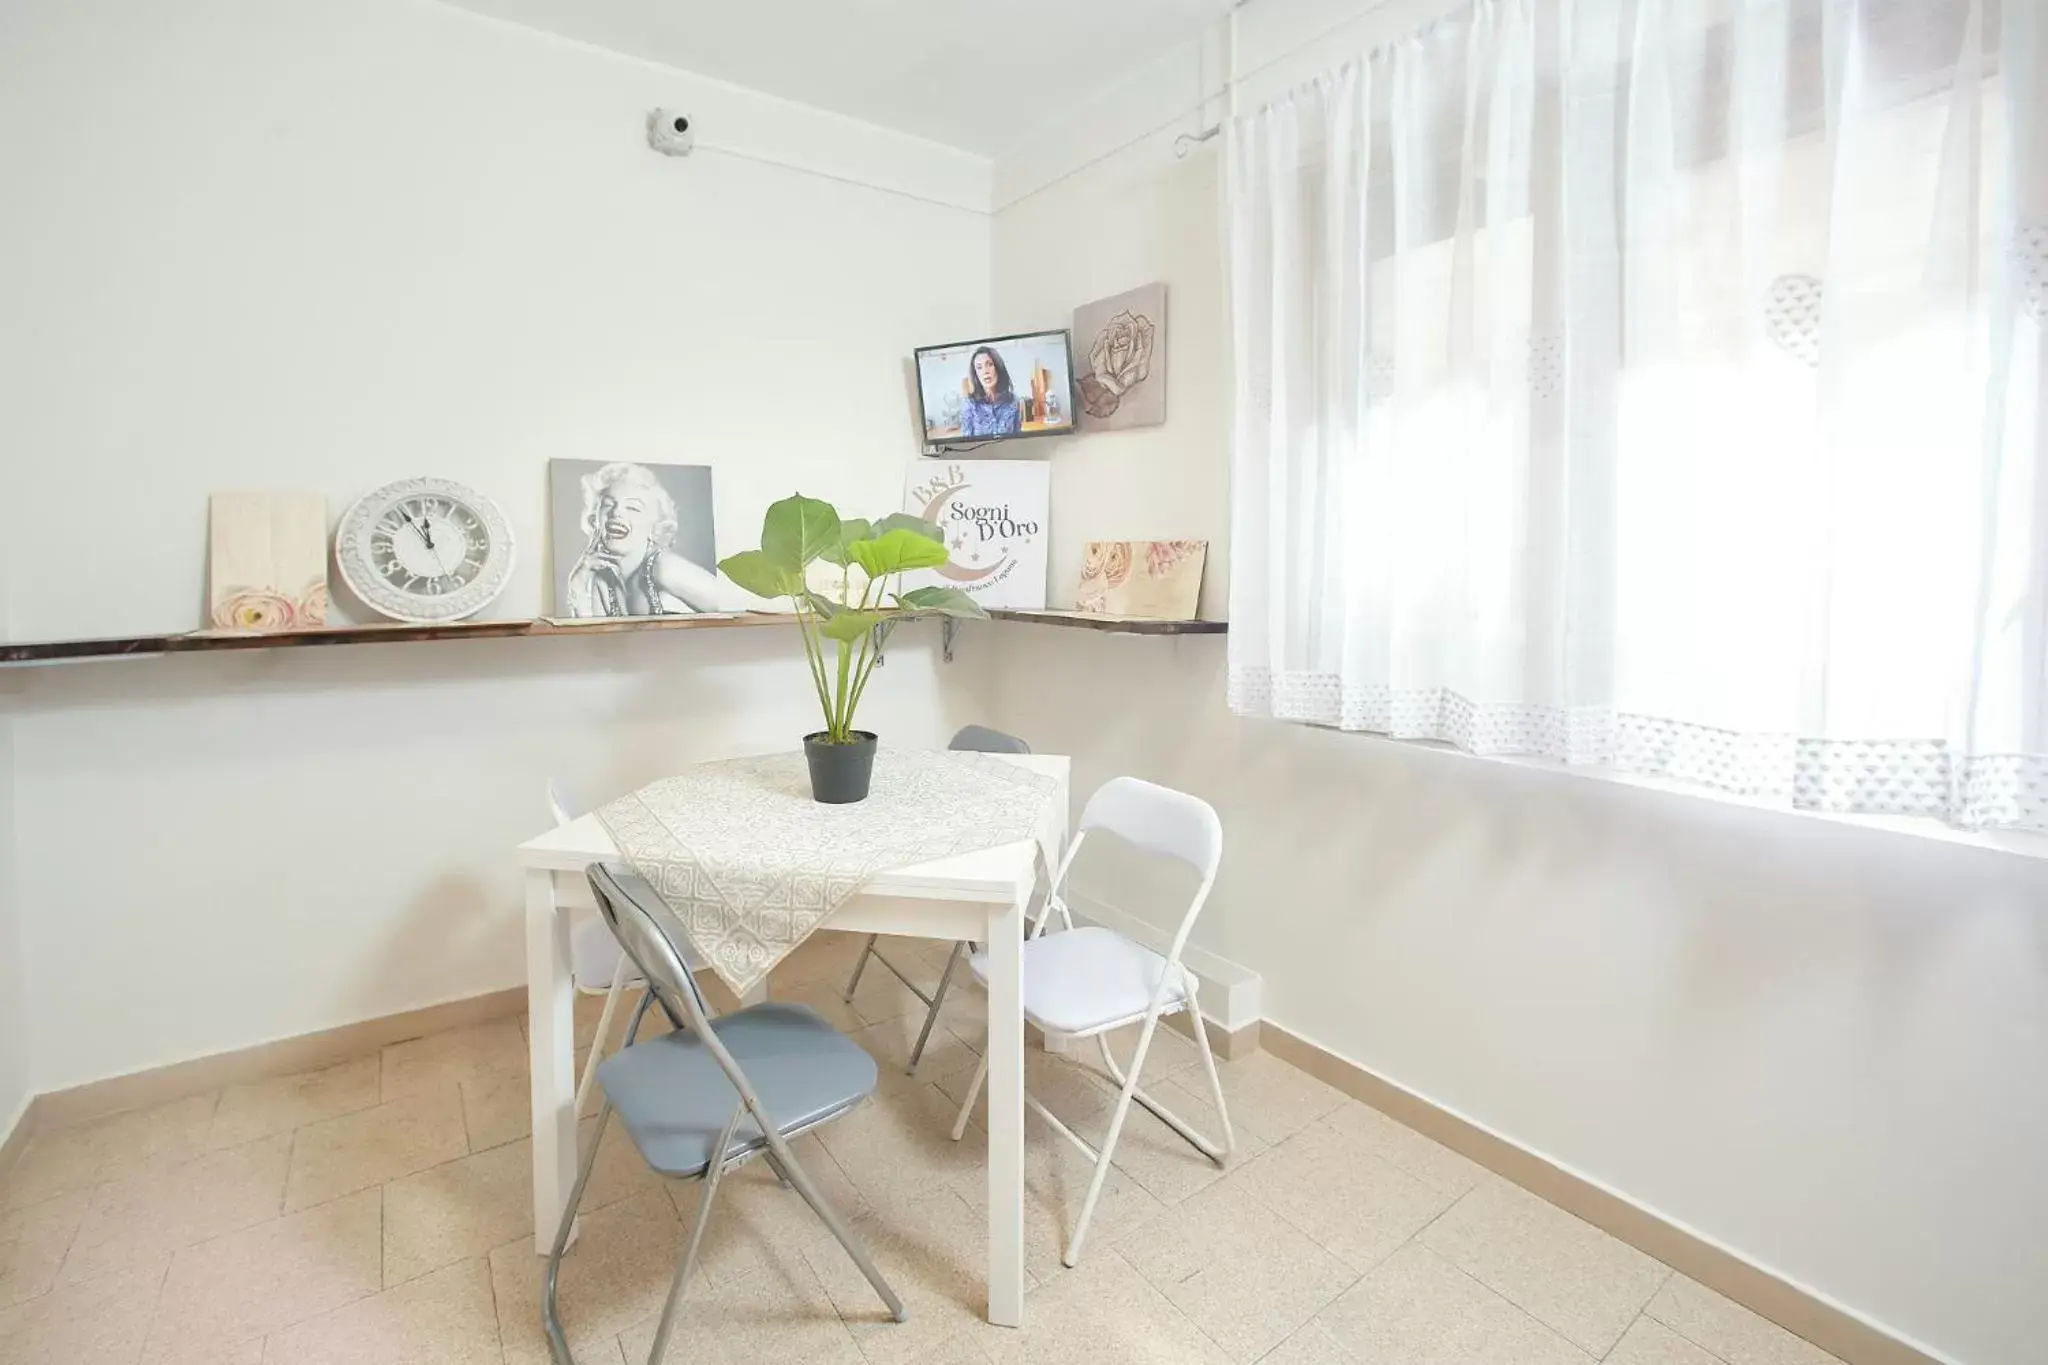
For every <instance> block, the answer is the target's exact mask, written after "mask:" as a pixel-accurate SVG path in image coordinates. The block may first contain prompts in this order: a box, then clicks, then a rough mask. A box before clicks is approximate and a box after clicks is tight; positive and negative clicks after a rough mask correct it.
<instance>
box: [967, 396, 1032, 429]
mask: <svg viewBox="0 0 2048 1365" xmlns="http://www.w3.org/2000/svg"><path fill="white" fill-rule="evenodd" d="M1018 426H1019V415H1018V411H1017V400H1016V399H1014V398H1013V399H1011V400H1010V401H1009V402H1007V403H991V402H989V401H988V400H987V399H985V398H969V399H967V400H966V401H965V402H963V403H962V404H961V405H960V434H961V435H962V436H1015V435H1016V434H1017V430H1018Z"/></svg>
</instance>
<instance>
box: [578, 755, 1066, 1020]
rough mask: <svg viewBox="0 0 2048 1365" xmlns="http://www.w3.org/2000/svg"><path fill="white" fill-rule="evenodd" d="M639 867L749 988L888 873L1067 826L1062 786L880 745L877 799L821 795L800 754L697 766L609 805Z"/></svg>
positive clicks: (605, 820) (1050, 848)
mask: <svg viewBox="0 0 2048 1365" xmlns="http://www.w3.org/2000/svg"><path fill="white" fill-rule="evenodd" d="M597 818H598V820H599V821H600V822H601V823H602V824H603V825H604V827H605V830H606V831H607V832H608V833H609V834H610V835H611V837H612V842H613V843H614V844H616V845H617V846H618V849H619V852H620V853H622V854H624V855H625V857H626V859H627V861H628V862H630V863H631V864H632V865H633V869H634V870H635V871H636V872H638V873H639V874H640V875H641V876H643V877H645V878H646V879H647V880H648V882H649V883H651V884H652V885H653V887H654V888H655V890H656V891H658V892H659V893H660V894H661V898H662V899H663V900H664V901H666V902H667V903H668V907H669V909H671V910H673V911H674V912H675V914H676V918H677V919H679V920H680V921H682V925H683V930H684V932H685V933H687V934H688V935H689V936H690V942H691V943H692V944H693V945H694V946H695V947H696V949H697V951H698V952H699V953H701V954H702V955H703V956H704V959H705V960H706V961H707V962H709V963H710V964H711V966H712V968H713V970H715V971H716V972H717V973H718V975H719V977H720V978H721V979H722V980H723V981H724V982H725V983H726V985H728V986H730V987H732V989H733V990H734V991H736V992H740V993H742V994H744V993H745V992H746V991H748V990H749V989H751V988H752V987H753V986H754V985H756V984H757V983H758V982H760V981H761V980H762V979H763V978H764V977H766V976H767V975H768V972H769V970H770V969H771V968H772V967H774V966H775V964H776V963H777V962H780V961H781V960H782V959H783V958H784V957H786V956H788V954H789V952H790V950H791V949H793V948H795V947H796V946H797V945H798V944H799V943H802V942H803V941H804V939H806V938H808V937H809V936H810V934H811V931H812V930H814V929H816V928H817V927H818V925H819V924H821V923H822V922H823V921H824V920H825V919H826V918H827V917H828V916H830V915H831V914H832V912H833V911H835V910H837V909H838V908H839V907H840V906H841V905H843V904H845V903H846V902H847V901H848V900H850V899H851V898H852V897H853V896H855V895H856V894H858V893H859V892H860V890H861V889H862V888H863V887H865V886H866V885H867V884H868V882H869V880H870V879H872V878H873V877H874V876H875V874H877V873H879V872H885V871H888V870H890V869H892V868H898V867H909V866H911V865H913V864H916V863H922V862H929V861H930V860H932V859H934V858H943V857H947V856H950V855H953V854H958V853H972V852H976V851H978V850H981V849H985V848H996V847H999V846H1001V845H1003V844H1014V843H1021V842H1022V841H1024V840H1027V839H1031V840H1036V841H1037V842H1038V843H1039V845H1040V847H1041V849H1043V850H1044V856H1045V859H1046V862H1047V864H1048V865H1050V863H1051V860H1052V858H1053V855H1054V852H1055V850H1056V849H1057V847H1058V844H1059V839H1060V835H1061V833H1062V831H1063V829H1064V827H1065V823H1066V810H1065V809H1064V806H1063V803H1062V802H1061V801H1060V800H1059V782H1058V781H1057V780H1056V779H1054V778H1051V777H1048V776H1046V775H1045V774H1043V773H1038V772H1033V771H1032V770H1031V769H1029V768H1026V767H1023V766H1020V765H1018V764H1016V763H1011V762H1007V761H1005V760H1003V759H1001V758H997V757H994V756H992V755H988V754H976V753H955V752H951V751H935V750H923V749H882V750H880V751H879V752H877V753H876V755H875V775H874V782H873V785H872V787H871V788H870V791H869V795H868V799H867V800H865V801H861V802H858V803H856V804H853V805H847V806H826V805H820V804H818V803H817V802H815V801H813V800H812V799H811V784H810V775H809V771H808V769H807V768H806V766H805V763H804V756H803V755H802V754H801V753H788V754H769V755H766V756H764V757H760V758H733V759H723V760H720V761H718V762H715V763H701V764H698V765H697V766H696V767H694V768H691V769H690V770H689V771H687V772H685V773H682V774H680V775H678V776H676V777H671V778H666V779H664V780H662V781H660V782H655V783H652V784H650V785H648V786H645V787H642V788H641V789H640V790H639V791H637V792H634V793H633V794H632V795H630V796H624V797H621V798H619V799H618V800H616V801H613V802H611V803H610V804H609V805H606V806H604V807H602V808H600V809H599V810H598V812H597Z"/></svg>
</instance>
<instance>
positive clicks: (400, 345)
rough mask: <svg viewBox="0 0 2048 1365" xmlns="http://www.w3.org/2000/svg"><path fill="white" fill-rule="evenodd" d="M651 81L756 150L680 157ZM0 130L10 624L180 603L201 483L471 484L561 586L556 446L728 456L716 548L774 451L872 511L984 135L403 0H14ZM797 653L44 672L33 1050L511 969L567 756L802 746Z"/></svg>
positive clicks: (362, 652) (442, 654)
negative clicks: (663, 125)
mask: <svg viewBox="0 0 2048 1365" xmlns="http://www.w3.org/2000/svg"><path fill="white" fill-rule="evenodd" d="M657 104H664V105H676V106H680V107H683V108H685V109H687V110H689V111H690V113H691V114H692V116H693V117H694V118H695V119H696V120H697V121H698V124H699V127H700V128H701V129H702V130H703V134H704V140H705V142H706V143H717V144H720V145H725V146H734V147H738V148H739V149H740V151H742V152H744V153H745V155H738V154H733V153H729V152H720V151H718V150H716V149H714V148H709V147H707V148H705V149H702V150H700V151H699V152H698V153H697V154H696V155H695V156H693V157H691V158H689V159H687V160H670V159H666V158H663V157H659V156H656V155H655V154H653V153H652V152H650V151H649V150H648V149H647V147H646V146H645V144H644V142H643V140H642V132H641V123H642V119H643V117H644V115H645V112H646V110H647V109H649V108H650V107H652V106H654V105H657ZM0 127H6V128H7V129H8V135H7V137H6V138H4V139H0V158H4V160H0V184H5V185H6V186H7V189H6V192H5V193H6V197H7V202H8V207H7V210H6V212H5V213H0V262H5V263H7V264H6V265H5V266H4V267H0V269H4V270H5V271H6V298H7V300H8V302H7V307H6V308H5V309H4V310H0V374H4V375H5V376H6V378H5V380H4V381H0V383H5V384H6V386H7V389H8V398H7V401H6V402H4V403H0V544H4V546H5V550H6V554H7V556H8V557H9V559H10V561H11V565H12V569H13V573H12V589H11V592H10V593H9V594H8V611H7V627H8V629H9V630H10V631H11V634H12V636H13V638H16V639H33V638H44V637H54V636H73V635H80V634H115V633H124V632H131V631H145V630H163V629H185V628H189V627H193V626H196V625H198V624H199V623H200V621H201V616H202V585H203V579H204V573H203V551H204V545H205V533H206V504H205V499H206V494H207V492H208V491H209V490H212V489H217V488H235V487H259V488H261V487H284V488H313V489H320V490H322V491H324V492H325V493H326V495H327V497H328V500H329V510H330V513H331V514H334V515H338V514H339V512H340V510H341V508H342V507H343V506H344V505H345V502H346V500H347V499H349V498H351V497H353V496H354V495H355V494H357V493H359V492H360V491H362V490H364V489H366V488H369V487H371V486H373V485H375V484H377V483H380V482H382V481H384V480H387V479H391V478H395V477H400V476H403V475H408V474H415V473H436V474H443V475H446V476H448V477H452V478H457V479H461V480H464V481H467V482H470V483H472V484H474V485H475V486H477V487H479V488H481V489H483V490H485V491H487V492H489V493H491V494H492V495H493V496H495V497H497V498H498V499H499V500H500V501H501V502H502V503H503V504H504V505H505V506H506V508H507V510H508V512H509V514H510V515H511V518H512V520H513V522H514V524H515V528H516V530H517V533H518V536H519V538H520V543H521V555H522V560H523V562H522V564H521V567H520V571H519V574H518V576H517V578H516V581H515V584H514V587H513V588H512V590H511V591H510V592H508V593H507V594H506V596H505V597H504V598H503V599H501V601H500V602H499V604H498V605H497V606H496V607H495V608H493V614H499V615H507V616H528V615H532V614H533V613H534V612H536V611H537V610H539V609H540V608H541V606H542V590H541V582H542V579H541V573H542V562H543V556H542V554H541V552H540V535H541V530H542V526H543V514H544V508H545V499H544V490H545V472H546V461H547V460H548V459H549V458H550V457H554V456H570V457H582V458H613V457H621V458H631V459H642V460H672V461H681V462H706V463H710V464H712V465H713V466H714V467H715V469H716V479H717V500H718V501H717V515H718V529H719V540H720V545H721V549H722V550H724V551H730V550H732V549H736V548H739V547H740V546H742V545H745V544H749V543H752V539H753V537H754V536H755V534H756V533H757V530H758V526H759V517H760V512H761V509H762V507H763V506H764V505H765V504H766V503H767V502H768V501H770V500H772V499H773V498H775V497H778V496H782V495H784V494H787V493H789V492H790V491H792V489H793V488H798V487H800V488H802V490H803V491H805V492H807V493H812V494H816V495H821V496H825V497H829V498H832V499H834V500H836V501H838V502H840V503H841V504H842V505H843V506H846V507H847V508H848V510H849V511H854V512H859V513H863V514H866V513H874V512H879V511H882V510H888V509H890V508H893V507H894V506H896V505H898V500H899V499H900V497H901V494H902V487H903V478H904V471H905V467H906V464H907V462H908V461H909V459H910V458H911V457H912V456H913V455H914V454H915V450H916V447H915V433H914V427H913V422H912V416H911V414H912V412H913V409H912V407H911V405H910V403H909V401H908V398H907V394H906V390H905V382H904V363H905V359H906V357H907V356H908V355H909V353H910V351H911V349H912V348H913V347H914V346H916V345H918V344H920V343H924V342H929V341H930V340H932V339H933V338H934V337H941V338H942V337H946V336H953V335H961V334H965V333H970V332H973V331H974V330H976V329H978V328H980V327H982V326H984V325H985V324H986V322H987V310H988V251H989V245H988V225H987V219H986V217H985V216H984V214H983V213H982V212H980V211H978V210H977V209H976V208H975V207H974V205H976V204H981V205H983V206H985V203H986V194H987V174H988V167H987V164H986V163H985V162H983V161H981V160H979V159H977V158H973V157H967V156H964V155H963V154H960V153H957V152H952V151H948V150H945V149H939V148H934V147H932V146H931V145H930V144H926V143H922V142H919V141H917V140H916V139H912V138H906V137H902V136H900V135H897V134H893V133H886V132H882V131H880V130H875V129H863V128H861V127H860V126H859V125H855V124H851V123H849V122H848V121H847V120H844V119H839V118H836V117H833V116H830V115H824V114H820V113H817V112H815V111H810V110H806V109H803V108H801V107H800V106H796V105H791V104H787V103H785V102H781V101H775V100H770V99H767V98H766V97H762V96H758V95H753V94H750V93H748V92H744V91H737V90H734V89H733V88H731V87H728V86H721V85H717V84H715V83H711V82H705V81H701V80H698V79H697V78H694V77H690V76H686V75H683V74H682V73H678V72H674V71H669V70H665V69H663V68H659V67H654V66H650V65H646V64H642V63H636V62H633V61H629V60H626V59H622V58H619V57H615V56H611V55H608V54H603V53H599V52H596V51H594V50H592V49H588V48H584V47H580V46H577V45H575V44H571V43H566V42H562V41H559V40H555V39H550V38H545V37H542V36H540V35H538V34H534V33H531V32H528V31H526V30H522V29H519V28H515V27H512V26H509V25H504V24H500V23H497V22H495V21H491V20H486V19H481V18H478V17H475V16H473V15H470V14H467V13H465V12H462V11H459V10H454V9H448V8H444V7H441V6H439V5H435V4H431V3H426V2H425V0H362V2H361V3H350V4H336V3H317V0H174V2H164V3H159V2H158V0H148V2H147V3H145V0H13V2H12V3H10V4H9V5H7V6H6V7H5V8H4V11H0ZM763 158H766V160H764V159H763ZM772 160H784V161H793V162H802V163H803V164H804V165H806V166H809V167H812V168H813V169H814V170H816V171H818V172H822V173H809V172H805V171H797V170H791V169H787V168H784V167H779V166H776V165H771V164H768V162H769V161H772ZM859 182H865V183H859ZM948 196H951V197H953V198H956V199H958V200H959V204H964V205H966V207H961V206H959V204H953V203H936V202H932V201H933V200H934V199H939V198H946V197H948ZM922 633H924V628H922V627H920V628H916V629H914V630H912V631H910V632H906V633H905V636H904V637H903V639H902V640H901V641H900V647H899V648H898V649H897V650H896V651H895V652H894V654H893V656H892V658H891V660H890V662H889V664H888V666H887V668H886V670H885V672H884V673H883V675H882V676H881V677H880V678H879V679H878V681H877V684H876V686H875V688H874V689H873V692H872V693H871V699H870V700H869V702H868V707H870V708H872V712H871V718H872V720H873V721H874V722H875V723H876V726H877V728H879V729H881V730H882V731H883V732H884V734H885V737H887V738H895V739H899V740H901V741H903V742H928V741H929V740H931V739H933V738H935V737H937V736H938V735H940V734H941V733H943V728H944V727H943V725H942V721H943V720H944V719H946V718H945V717H942V715H941V714H940V712H941V711H942V710H943V708H944V707H945V705H946V704H947V703H946V699H945V697H944V696H943V695H942V686H943V685H944V683H945V677H944V676H942V674H941V672H940V670H939V669H938V668H937V667H936V666H935V665H934V663H933V661H932V656H931V651H930V649H929V647H928V646H929V643H930V642H929V641H926V640H924V639H922V638H920V637H921V634H922ZM797 657H798V656H797V648H796V643H795V640H794V639H793V637H788V636H786V635H785V634H784V633H783V632H780V631H762V630H753V631H721V632H697V633H691V634H688V635H661V636H641V637H617V638H609V639H591V640H568V641H546V640H542V641H506V642H472V643H463V644H443V645H425V644H408V645H396V646H377V647H358V648H353V649H347V650H319V651H301V652H291V653H282V654H276V655H268V656H252V657H246V658H234V659H222V658H206V659H195V658H184V659H170V660H160V661H156V662H135V663H115V664H103V665H96V666H91V667H75V668H66V669H46V670H35V671H32V672H30V673H28V674H25V675H18V678H19V682H18V685H19V686H20V687H21V689H22V690H21V694H20V695H19V696H18V697H17V698H16V699H15V702H14V708H15V718H14V721H13V730H14V754H13V760H14V761H13V772H14V789H15V793H16V804H17V810H16V817H17V832H18V835H19V839H18V852H19V855H20V863H19V867H18V877H17V890H18V893H19V907H20V912H21V919H22V933H23V937H24V940H25V942H24V945H23V946H24V948H25V951H26V956H27V958H28V960H29V961H30V962H32V963H33V964H34V971H33V974H32V979H31V981H30V983H29V986H30V990H29V1005H30V1027H29V1032H30V1034H31V1037H32V1042H33V1060H34V1075H33V1084H34V1085H35V1087H36V1088H37V1089H40V1090H48V1089H55V1088H59V1087H63V1086H68V1085H73V1084H77V1083H80V1082H84V1081H89V1080H92V1079H95V1078H98V1077H102V1076H107V1075H111V1074H117V1073H122V1072H127V1071H131V1070H134V1069H137V1068H141V1067H147V1066H152V1065H157V1064H161V1063H165V1062H170V1061H174V1060H178V1059H181V1058H185V1057H190V1056H194V1055H199V1054H204V1053H209V1052H214V1051H219V1050H222V1049H226V1048H235V1047H243V1046H247V1045H249V1044H252V1043H255V1042H258V1041H261V1040H263V1039H266V1038H271V1037H278V1036H285V1035H291V1034H296V1033H301V1032H305V1031H308V1030H311V1029H317V1028H322V1027H327V1026H331V1025H335V1024H339V1023H342V1022H346V1021H350V1020H354V1019H360V1018H365V1017H371V1016H376V1015H381V1014H385V1013H389V1012H393V1011H396V1010H401V1009H405V1008H409V1007H413V1006H418V1005H423V1004H427V1003H430V1002H433V1001H438V1000H444V999H450V998H456V997H461V996H466V995H470V994H473V993H476V992H479V991H484V990H489V989H494V988H498V987H503V986H508V985H513V984H516V983H518V982H520V981H521V980H523V977H524V972H523V964H522V961H521V955H520V954H521V946H520V945H521V942H522V939H521V934H520V930H519V923H520V921H519V897H518V894H517V891H516V888H515V887H514V885H513V881H512V878H511V876H510V874H509V872H508V870H507V866H506V862H507V853H508V851H509V849H510V847H511V845H512V844H513V843H515V842H516V841H517V840H519V839H521V838H523V837H526V836H527V835H528V834H530V833H532V832H534V831H535V829H536V827H537V825H538V823H539V822H540V821H541V820H542V819H543V806H542V802H541V783H542V780H543V778H544V777H545V776H546V775H548V774H549V773H552V772H558V771H559V772H564V773H566V774H567V775H568V776H570V777H571V778H573V779H574V780H575V781H576V782H577V784H578V785H579V787H580V788H581V789H582V791H583V792H584V793H585V794H586V795H587V796H589V797H592V798H597V797H603V796H608V795H611V794H615V793H616V792H618V791H621V790H623V789H626V788H628V787H629V786H631V785H633V784H634V783H635V782H637V781H639V780H642V779H644V778H645V777H647V776H649V775H651V774H654V773H658V772H660V771H663V770H665V769H671V768H673V767H674V766H675V765H677V764H679V763H681V762H684V761H687V760H688V759H690V758H693V757H700V756H711V755H720V754H730V753H736V752H748V751H759V750H762V749H767V748H774V747H783V746H786V745H788V744H790V743H792V742H793V741H794V739H795V738H796V736H797V735H799V734H801V733H802V732H803V730H804V729H806V728H810V724H809V723H810V722H811V721H812V708H813V707H814V706H815V702H814V701H813V700H811V699H810V698H809V697H808V696H807V681H806V675H805V673H804V672H803V670H802V668H801V666H800V664H799V663H798V662H797ZM971 667H972V665H971V664H968V665H963V668H971ZM950 676H951V677H953V678H955V679H957V678H960V677H963V676H965V674H964V673H963V672H961V671H959V670H956V672H955V673H954V674H952V675H950ZM0 1077H4V1073H0Z"/></svg>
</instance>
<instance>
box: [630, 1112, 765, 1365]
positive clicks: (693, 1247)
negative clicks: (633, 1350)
mask: <svg viewBox="0 0 2048 1365" xmlns="http://www.w3.org/2000/svg"><path fill="white" fill-rule="evenodd" d="M746 1112H747V1107H746V1105H744V1104H739V1105H735V1106H733V1111H732V1118H730V1119H729V1120H727V1121H726V1125H725V1132H724V1133H723V1134H721V1135H720V1137H719V1140H718V1146H717V1147H715V1148H713V1149H712V1150H713V1151H715V1152H716V1153H718V1155H717V1156H716V1157H714V1158H713V1159H712V1161H711V1164H710V1165H709V1166H708V1167H706V1168H705V1171H704V1194H703V1196H702V1197H701V1198H699V1199H698V1201H697V1222H696V1225H695V1226H693V1227H692V1228H691V1229H690V1240H689V1242H688V1244H687V1245H686V1246H685V1247H684V1248H683V1254H682V1256H681V1258H680V1259H678V1260H677V1261H676V1273H675V1276H674V1278H672V1279H671V1280H669V1282H668V1298H666V1299H664V1300H663V1301H662V1305H661V1322H660V1324H659V1325H658V1326H657V1327H655V1329H654V1349H653V1350H652V1351H650V1352H648V1355H647V1365H661V1358H662V1357H663V1356H664V1355H666V1354H667V1353H668V1338H669V1333H670V1332H673V1331H674V1330H675V1325H676V1305H677V1304H679V1303H681V1302H682V1299H683V1285H684V1284H685V1283H686V1282H688V1280H689V1278H690V1272H691V1271H692V1270H694V1269H695V1268H696V1265H697V1251H698V1248H700V1247H702V1246H703V1245H704V1229H706V1228H707V1227H709V1226H711V1205H712V1202H713V1201H714V1200H716V1199H717V1198H718V1183H719V1181H721V1180H723V1179H724V1178H725V1154H726V1153H727V1152H729V1151H731V1150H732V1135H733V1133H734V1132H736V1131H737V1130H738V1129H739V1126H740V1118H741V1116H742V1115H744V1114H745V1113H746Z"/></svg>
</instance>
